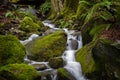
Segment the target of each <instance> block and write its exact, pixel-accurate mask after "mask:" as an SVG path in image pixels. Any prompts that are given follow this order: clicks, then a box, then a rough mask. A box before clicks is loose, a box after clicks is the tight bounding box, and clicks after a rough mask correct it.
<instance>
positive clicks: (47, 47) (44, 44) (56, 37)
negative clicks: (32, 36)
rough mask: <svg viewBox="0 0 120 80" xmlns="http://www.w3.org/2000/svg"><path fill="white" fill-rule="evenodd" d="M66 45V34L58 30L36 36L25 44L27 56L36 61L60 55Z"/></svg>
mask: <svg viewBox="0 0 120 80" xmlns="http://www.w3.org/2000/svg"><path fill="white" fill-rule="evenodd" d="M65 47H66V34H65V33H64V32H63V31H58V32H55V33H52V34H50V35H47V36H44V37H42V38H38V39H36V40H34V41H32V42H30V43H28V44H27V45H26V49H27V50H28V53H29V54H28V58H29V59H32V60H36V61H48V60H49V59H50V58H53V57H58V56H61V55H62V53H63V52H64V50H65Z"/></svg>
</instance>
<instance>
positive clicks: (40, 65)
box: [30, 64, 47, 71]
mask: <svg viewBox="0 0 120 80" xmlns="http://www.w3.org/2000/svg"><path fill="white" fill-rule="evenodd" d="M30 65H31V66H33V67H34V68H35V69H36V70H37V71H40V70H45V69H47V66H46V65H45V64H30Z"/></svg>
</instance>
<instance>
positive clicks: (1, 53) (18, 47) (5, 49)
mask: <svg viewBox="0 0 120 80" xmlns="http://www.w3.org/2000/svg"><path fill="white" fill-rule="evenodd" d="M25 55H26V50H25V47H24V46H23V45H22V44H21V43H20V42H19V40H18V39H17V38H16V37H15V36H13V35H6V36H4V35H0V66H3V65H6V64H11V63H21V62H23V60H24V57H25Z"/></svg>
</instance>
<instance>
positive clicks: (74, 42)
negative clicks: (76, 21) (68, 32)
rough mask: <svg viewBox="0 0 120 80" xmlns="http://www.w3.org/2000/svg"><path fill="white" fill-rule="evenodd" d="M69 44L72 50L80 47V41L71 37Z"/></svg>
mask: <svg viewBox="0 0 120 80" xmlns="http://www.w3.org/2000/svg"><path fill="white" fill-rule="evenodd" d="M68 45H70V47H71V49H72V50H76V49H78V42H77V40H74V39H69V43H68Z"/></svg>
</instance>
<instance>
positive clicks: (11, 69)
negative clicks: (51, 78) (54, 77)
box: [0, 64, 40, 80]
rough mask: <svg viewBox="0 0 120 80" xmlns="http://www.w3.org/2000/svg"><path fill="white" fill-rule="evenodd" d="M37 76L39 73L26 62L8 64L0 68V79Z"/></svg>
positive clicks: (31, 79) (26, 79) (13, 79)
mask: <svg viewBox="0 0 120 80" xmlns="http://www.w3.org/2000/svg"><path fill="white" fill-rule="evenodd" d="M38 77H39V73H38V72H37V71H36V70H35V69H34V68H33V67H32V66H30V65H27V64H9V65H6V66H3V67H1V68H0V80H35V79H36V78H38ZM39 80H40V79H39Z"/></svg>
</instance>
